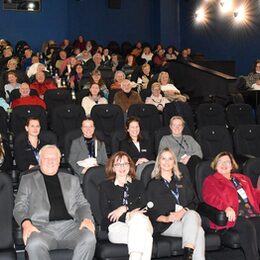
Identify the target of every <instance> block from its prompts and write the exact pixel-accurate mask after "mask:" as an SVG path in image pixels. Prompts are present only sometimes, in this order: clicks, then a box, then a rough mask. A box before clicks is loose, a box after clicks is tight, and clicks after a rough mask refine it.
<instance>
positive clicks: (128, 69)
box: [121, 54, 136, 79]
mask: <svg viewBox="0 0 260 260" xmlns="http://www.w3.org/2000/svg"><path fill="white" fill-rule="evenodd" d="M135 67H136V61H135V56H134V55H132V54H128V55H127V56H126V58H125V64H124V65H123V66H122V69H121V70H122V71H123V72H124V73H125V75H126V78H128V79H131V76H132V73H133V72H134V70H135Z"/></svg>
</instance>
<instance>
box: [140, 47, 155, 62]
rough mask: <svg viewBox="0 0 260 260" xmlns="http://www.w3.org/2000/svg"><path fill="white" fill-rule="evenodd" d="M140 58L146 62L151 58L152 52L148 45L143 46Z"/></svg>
mask: <svg viewBox="0 0 260 260" xmlns="http://www.w3.org/2000/svg"><path fill="white" fill-rule="evenodd" d="M141 58H142V59H144V60H145V61H146V63H148V62H149V61H151V60H152V59H153V53H152V52H151V48H150V47H149V46H146V47H144V49H143V53H142V55H141Z"/></svg>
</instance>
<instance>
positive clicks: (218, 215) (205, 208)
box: [197, 202, 228, 226]
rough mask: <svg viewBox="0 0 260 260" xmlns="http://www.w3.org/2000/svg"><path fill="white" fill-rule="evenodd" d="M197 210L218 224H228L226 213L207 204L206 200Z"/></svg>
mask: <svg viewBox="0 0 260 260" xmlns="http://www.w3.org/2000/svg"><path fill="white" fill-rule="evenodd" d="M197 211H198V212H199V213H200V215H202V216H204V217H207V218H208V219H209V220H210V221H212V222H213V223H215V224H216V225H218V226H225V225H226V224H227V221H228V219H227V217H226V213H225V212H224V211H221V210H218V209H216V208H214V207H212V206H210V205H208V204H206V203H205V202H201V203H200V204H199V206H198V208H197Z"/></svg>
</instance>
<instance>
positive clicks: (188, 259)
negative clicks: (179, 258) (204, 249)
mask: <svg viewBox="0 0 260 260" xmlns="http://www.w3.org/2000/svg"><path fill="white" fill-rule="evenodd" d="M193 251H194V249H193V248H190V247H184V256H183V260H192V255H193Z"/></svg>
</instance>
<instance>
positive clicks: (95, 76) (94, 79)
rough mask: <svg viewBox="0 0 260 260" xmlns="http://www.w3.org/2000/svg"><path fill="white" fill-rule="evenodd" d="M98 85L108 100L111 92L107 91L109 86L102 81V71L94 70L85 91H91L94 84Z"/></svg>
mask: <svg viewBox="0 0 260 260" xmlns="http://www.w3.org/2000/svg"><path fill="white" fill-rule="evenodd" d="M94 83H95V84H98V85H99V87H100V90H101V91H102V92H103V95H104V97H105V98H106V99H108V94H109V91H108V89H107V86H106V84H105V82H104V80H103V79H102V75H101V72H100V70H94V71H92V73H91V75H90V78H89V82H87V84H86V85H84V87H83V88H84V89H89V88H90V86H91V85H92V84H94Z"/></svg>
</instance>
